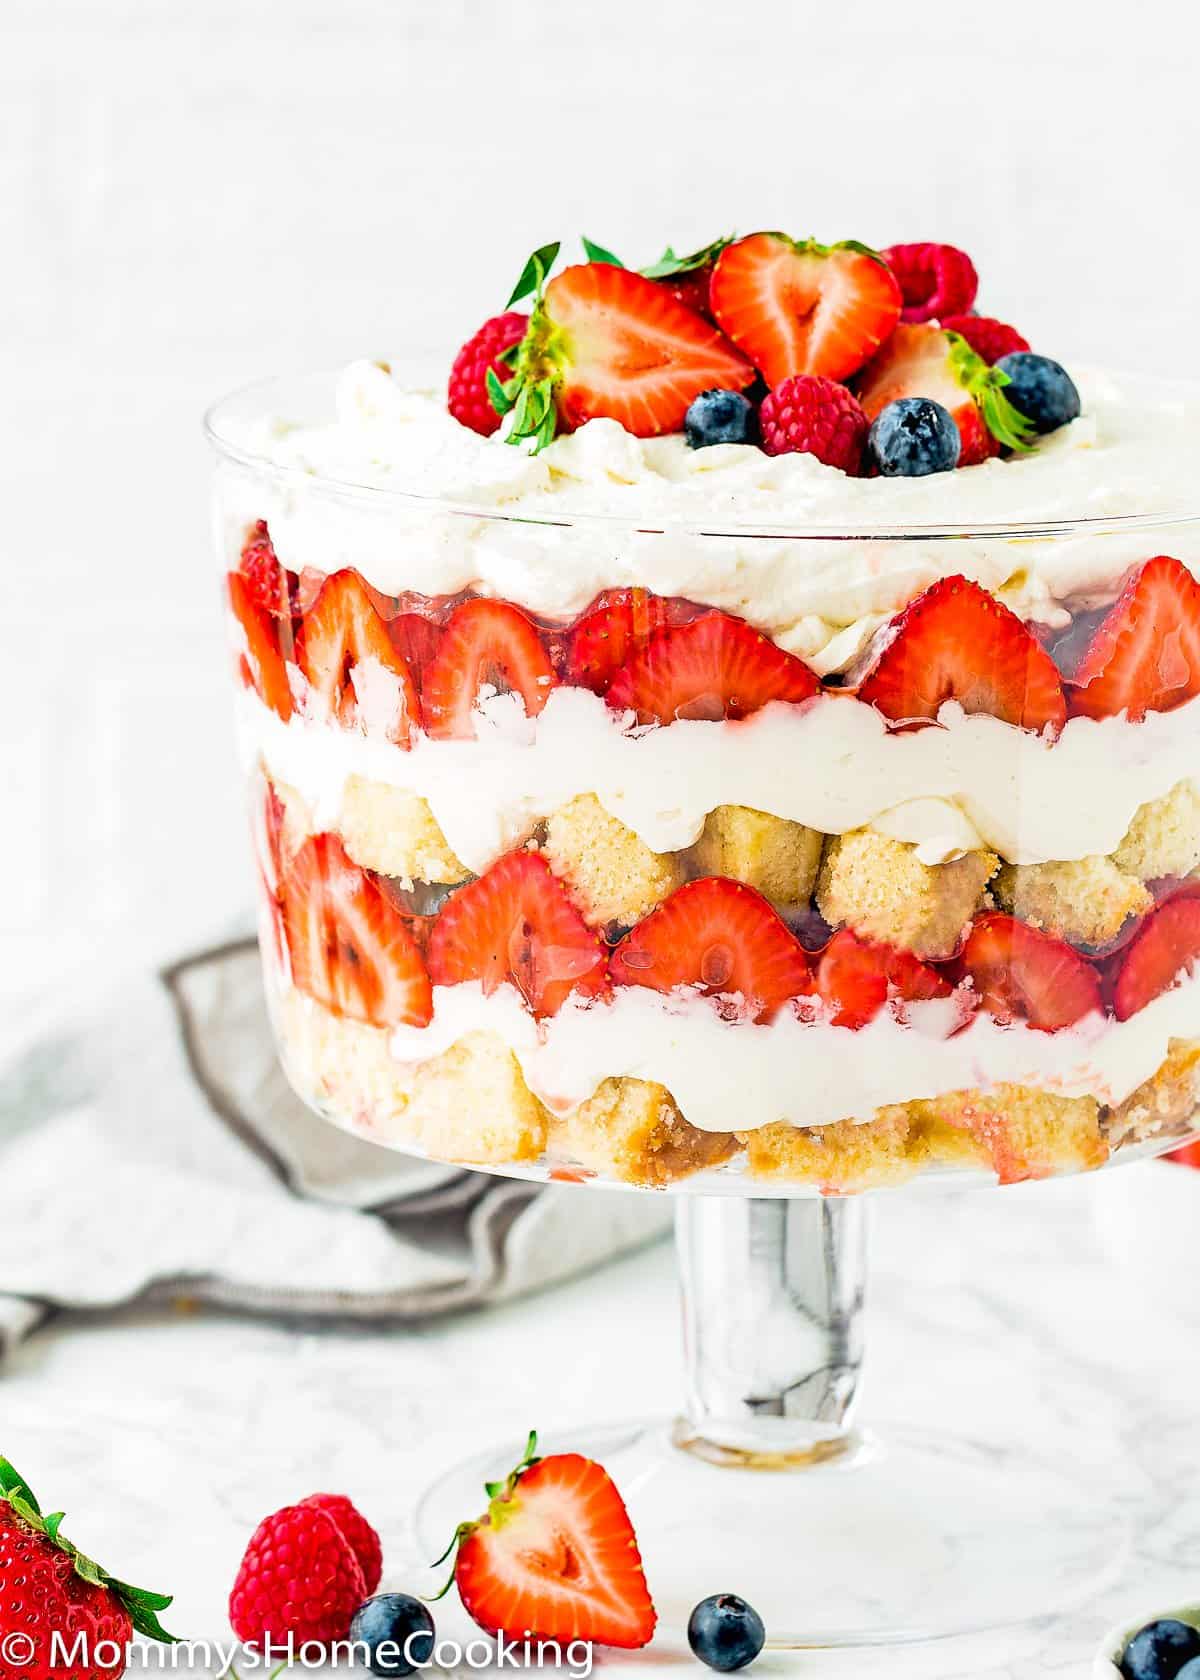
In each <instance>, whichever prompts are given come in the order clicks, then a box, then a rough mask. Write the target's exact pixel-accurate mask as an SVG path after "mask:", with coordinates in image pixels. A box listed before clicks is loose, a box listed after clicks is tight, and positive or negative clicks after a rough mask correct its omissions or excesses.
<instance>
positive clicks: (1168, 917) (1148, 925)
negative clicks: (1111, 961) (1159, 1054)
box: [1113, 893, 1200, 1021]
mask: <svg viewBox="0 0 1200 1680" xmlns="http://www.w3.org/2000/svg"><path fill="white" fill-rule="evenodd" d="M1198 960H1200V897H1194V896H1193V895H1192V894H1190V893H1182V894H1180V895H1178V896H1177V897H1175V898H1169V899H1168V900H1167V901H1166V903H1165V904H1160V905H1159V907H1158V909H1157V910H1155V911H1154V912H1153V914H1152V915H1150V916H1147V918H1146V920H1145V921H1144V922H1143V923H1142V925H1141V927H1140V928H1139V929H1138V931H1137V933H1136V934H1135V935H1134V937H1133V938H1132V939H1131V940H1130V942H1129V945H1128V946H1127V947H1126V950H1125V957H1124V960H1123V961H1122V963H1121V966H1120V968H1119V970H1118V971H1117V978H1116V982H1115V984H1114V986H1113V1013H1114V1014H1115V1015H1116V1017H1117V1020H1118V1021H1128V1019H1129V1017H1130V1016H1131V1015H1136V1014H1137V1012H1138V1010H1139V1009H1144V1008H1145V1007H1146V1005H1147V1004H1148V1003H1150V1002H1152V1001H1153V999H1154V998H1156V997H1158V996H1159V995H1160V993H1162V992H1165V991H1169V990H1170V988H1171V987H1172V986H1173V985H1174V984H1175V982H1176V981H1177V980H1182V979H1183V977H1184V976H1185V974H1190V973H1191V972H1192V970H1193V968H1194V967H1195V964H1196V962H1197V961H1198Z"/></svg>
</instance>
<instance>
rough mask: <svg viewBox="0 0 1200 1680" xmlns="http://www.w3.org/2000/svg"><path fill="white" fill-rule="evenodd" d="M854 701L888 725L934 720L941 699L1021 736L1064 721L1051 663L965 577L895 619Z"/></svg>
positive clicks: (946, 582)
mask: <svg viewBox="0 0 1200 1680" xmlns="http://www.w3.org/2000/svg"><path fill="white" fill-rule="evenodd" d="M880 643H881V645H882V651H881V652H880V653H879V654H878V656H877V657H876V658H875V661H874V663H873V665H872V666H871V667H870V669H869V670H868V672H867V675H866V676H865V677H864V678H863V680H862V682H861V683H860V684H859V687H858V697H859V699H860V700H864V701H866V702H868V704H870V705H873V706H877V707H878V708H879V710H880V711H881V712H882V713H883V715H884V716H885V717H887V718H891V720H892V721H893V722H894V723H908V722H913V721H916V720H918V719H922V718H925V719H936V717H937V715H938V711H939V709H940V707H941V706H942V705H943V703H944V702H945V701H947V700H957V701H958V703H959V705H960V706H961V707H962V709H963V710H964V712H969V713H979V712H983V713H986V714H987V715H988V716H990V717H995V718H999V719H1000V720H1001V721H1002V722H1003V723H1011V724H1014V725H1015V726H1016V727H1018V728H1020V729H1032V730H1038V731H1040V730H1043V729H1050V730H1053V731H1058V730H1059V729H1061V728H1062V726H1063V724H1064V723H1065V722H1066V718H1067V702H1066V698H1065V696H1064V694H1063V685H1062V679H1061V678H1060V676H1059V674H1058V669H1057V667H1056V666H1055V663H1054V661H1053V659H1051V657H1050V655H1049V654H1048V653H1047V652H1046V650H1045V649H1044V648H1043V647H1042V646H1041V645H1040V643H1039V642H1038V641H1037V640H1036V639H1035V638H1034V637H1033V636H1032V635H1031V634H1030V632H1029V631H1028V629H1027V628H1026V627H1025V625H1024V624H1023V623H1022V622H1021V620H1020V619H1019V618H1018V617H1017V615H1016V614H1015V613H1013V612H1010V611H1009V609H1008V608H1007V607H1005V606H1002V605H1001V603H1000V602H999V601H997V600H995V599H994V598H993V597H992V596H991V595H989V594H988V592H987V590H986V589H982V588H980V586H979V584H977V583H972V582H970V581H969V580H968V579H967V578H964V577H957V576H956V577H948V578H941V579H939V580H938V582H937V583H933V584H930V586H929V588H928V589H926V590H925V591H924V592H923V593H922V594H920V595H918V596H917V598H916V600H915V601H911V602H910V603H909V605H908V606H907V607H905V609H904V611H903V612H901V613H900V614H898V616H897V617H896V618H894V619H893V620H892V622H891V624H890V625H888V626H887V628H886V630H885V631H884V633H883V635H882V636H881V637H880Z"/></svg>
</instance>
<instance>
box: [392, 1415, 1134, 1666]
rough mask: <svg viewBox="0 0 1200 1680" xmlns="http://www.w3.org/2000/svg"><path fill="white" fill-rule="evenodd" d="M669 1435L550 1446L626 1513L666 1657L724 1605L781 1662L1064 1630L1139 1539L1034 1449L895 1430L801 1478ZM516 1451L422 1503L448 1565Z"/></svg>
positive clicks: (647, 1426) (638, 1425)
mask: <svg viewBox="0 0 1200 1680" xmlns="http://www.w3.org/2000/svg"><path fill="white" fill-rule="evenodd" d="M673 1433H674V1431H673V1428H672V1425H671V1424H669V1423H665V1422H662V1421H655V1420H651V1421H640V1422H634V1423H626V1424H614V1425H608V1426H605V1425H600V1426H597V1427H596V1428H594V1429H586V1430H579V1431H577V1432H572V1433H569V1434H564V1435H563V1436H554V1435H550V1436H547V1437H546V1438H545V1439H542V1440H541V1441H540V1442H539V1445H540V1447H541V1450H542V1451H543V1452H545V1453H552V1452H581V1453H584V1454H585V1455H586V1456H588V1457H589V1458H595V1459H597V1460H599V1462H600V1463H601V1464H603V1465H604V1466H605V1468H606V1469H607V1470H608V1471H609V1473H610V1475H611V1476H612V1477H613V1480H614V1481H615V1482H616V1484H617V1486H618V1488H619V1489H620V1490H621V1493H622V1495H623V1497H624V1499H625V1502H626V1504H627V1506H628V1508H629V1514H630V1517H631V1519H632V1521H633V1525H634V1528H635V1530H636V1532H637V1537H638V1544H639V1546H640V1548H641V1553H642V1558H643V1561H644V1564H645V1568H646V1579H647V1581H648V1583H649V1586H650V1591H651V1593H652V1595H653V1597H654V1601H655V1604H656V1606H657V1608H658V1612H659V1628H658V1632H657V1633H656V1635H655V1640H654V1647H653V1648H654V1651H655V1653H656V1654H657V1653H659V1652H663V1653H666V1652H668V1651H670V1650H672V1649H678V1650H681V1651H682V1650H686V1648H687V1638H686V1629H687V1621H688V1617H689V1615H690V1614H691V1611H692V1609H693V1607H694V1606H695V1605H696V1604H697V1603H698V1602H699V1600H700V1599H702V1598H705V1597H707V1596H708V1595H709V1594H710V1593H718V1592H734V1593H738V1594H740V1595H741V1596H742V1597H743V1598H745V1599H747V1600H748V1601H749V1602H750V1603H751V1604H753V1605H754V1607H755V1609H756V1610H757V1611H758V1612H759V1614H760V1615H761V1616H762V1618H763V1621H764V1623H765V1625H766V1629H767V1644H768V1647H769V1648H770V1647H774V1648H777V1649H779V1648H784V1649H804V1648H806V1647H808V1648H812V1647H830V1646H854V1645H888V1644H899V1643H904V1642H908V1641H913V1640H923V1639H937V1638H945V1637H948V1636H951V1635H961V1634H968V1633H979V1632H984V1631H986V1630H989V1629H993V1628H998V1627H1007V1626H1012V1625H1014V1624H1019V1623H1023V1622H1028V1621H1032V1620H1035V1619H1038V1618H1043V1617H1048V1616H1053V1615H1059V1614H1062V1613H1063V1612H1065V1611H1067V1610H1070V1609H1071V1608H1073V1607H1074V1606H1076V1605H1078V1604H1080V1603H1082V1602H1083V1601H1085V1600H1086V1599H1088V1598H1091V1597H1092V1596H1093V1595H1094V1594H1096V1593H1098V1592H1100V1591H1102V1590H1103V1588H1104V1587H1105V1586H1106V1585H1107V1584H1108V1583H1109V1582H1110V1581H1111V1580H1112V1579H1113V1578H1115V1577H1116V1576H1117V1575H1118V1574H1119V1572H1120V1570H1121V1568H1122V1566H1123V1563H1124V1561H1125V1556H1126V1548H1127V1540H1126V1535H1125V1534H1124V1532H1123V1531H1122V1529H1121V1527H1120V1525H1119V1524H1114V1521H1113V1518H1112V1515H1111V1511H1110V1510H1108V1509H1106V1508H1104V1507H1103V1506H1102V1504H1101V1502H1100V1500H1099V1499H1098V1498H1097V1496H1096V1494H1095V1492H1094V1490H1093V1489H1092V1488H1089V1486H1088V1483H1087V1480H1086V1478H1085V1477H1084V1476H1083V1475H1082V1474H1080V1475H1079V1476H1078V1477H1074V1476H1072V1474H1071V1471H1070V1468H1069V1467H1066V1466H1058V1465H1052V1464H1049V1463H1046V1462H1043V1461H1040V1460H1038V1459H1036V1458H1034V1457H1032V1456H1030V1455H1028V1454H1027V1453H1025V1452H1023V1451H1018V1450H1014V1449H1009V1448H1006V1447H992V1446H985V1445H982V1444H979V1443H976V1442H972V1441H967V1440H962V1439H960V1438H957V1437H954V1436H947V1435H943V1434H936V1433H933V1432H930V1433H921V1432H916V1431H912V1430H908V1429H897V1430H895V1431H890V1432H887V1433H886V1434H880V1435H875V1434H868V1435H866V1436H863V1437H861V1438H860V1439H859V1440H858V1442H857V1443H856V1444H855V1445H854V1446H853V1447H852V1448H851V1449H850V1450H848V1451H846V1452H844V1453H842V1454H840V1455H838V1454H832V1455H830V1454H828V1453H821V1454H816V1455H813V1456H812V1457H810V1458H809V1459H808V1461H807V1462H804V1463H803V1464H802V1465H799V1466H797V1467H795V1468H786V1469H778V1468H776V1469H763V1468H740V1467H738V1468H735V1467H731V1466H730V1465H729V1464H728V1463H716V1462H713V1461H712V1460H711V1459H710V1458H707V1457H705V1456H701V1455H700V1454H698V1453H697V1452H696V1451H695V1450H694V1448H691V1449H687V1450H685V1449H683V1448H681V1447H679V1446H677V1445H675V1444H674V1441H673ZM522 1445H523V1443H521V1442H518V1441H515V1440H514V1441H512V1442H509V1443H506V1444H504V1445H502V1446H499V1447H496V1448H495V1449H494V1450H492V1451H489V1452H485V1453H480V1454H478V1455H476V1456H475V1457H473V1458H471V1459H469V1460H467V1461H466V1462H465V1463H463V1464H460V1465H459V1466H457V1467H456V1468H455V1469H453V1470H451V1471H449V1472H448V1473H447V1474H446V1475H444V1476H443V1477H442V1478H441V1479H440V1480H439V1481H438V1482H436V1483H435V1484H434V1485H433V1486H432V1487H431V1488H430V1489H429V1490H428V1492H427V1493H426V1494H425V1496H424V1498H423V1500H422V1502H421V1504H420V1507H419V1509H418V1512H417V1537H418V1540H419V1543H420V1544H421V1546H422V1548H423V1549H424V1550H425V1552H426V1555H427V1556H429V1557H430V1558H433V1557H435V1556H437V1554H438V1553H439V1552H441V1550H442V1549H443V1547H444V1546H445V1544H446V1541H447V1538H448V1537H449V1536H450V1535H451V1534H452V1533H453V1532H454V1529H455V1527H456V1525H457V1524H458V1523H459V1522H461V1521H462V1520H463V1518H464V1517H468V1516H470V1515H471V1514H472V1513H477V1512H478V1511H479V1510H480V1509H481V1508H482V1502H483V1483H484V1482H485V1481H495V1480H501V1479H502V1478H503V1477H504V1476H505V1475H506V1474H507V1472H508V1471H509V1470H510V1469H511V1467H512V1466H513V1465H514V1464H515V1463H516V1462H517V1461H518V1459H519V1458H520V1456H521V1450H522Z"/></svg>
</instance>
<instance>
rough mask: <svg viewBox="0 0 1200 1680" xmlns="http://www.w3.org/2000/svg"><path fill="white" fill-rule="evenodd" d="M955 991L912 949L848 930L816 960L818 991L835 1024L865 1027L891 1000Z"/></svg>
mask: <svg viewBox="0 0 1200 1680" xmlns="http://www.w3.org/2000/svg"><path fill="white" fill-rule="evenodd" d="M952 990H953V987H952V986H951V985H950V983H949V981H948V980H947V979H946V977H945V975H943V974H939V973H938V971H937V969H935V968H930V967H929V965H928V964H927V963H923V962H922V961H921V960H920V958H919V957H914V956H913V954H912V952H911V951H902V950H899V949H898V948H897V947H896V946H894V945H882V944H876V943H875V942H874V941H871V940H866V939H860V938H859V937H858V935H857V934H855V933H852V932H851V931H850V929H849V928H843V929H842V931H841V933H836V934H834V936H833V938H832V939H831V940H830V941H829V944H828V945H827V946H826V947H825V949H824V951H823V952H822V953H821V956H820V958H819V960H818V962H817V991H818V992H819V993H820V996H821V999H822V1001H823V1002H824V1004H825V1005H826V1007H827V1008H828V1010H829V1012H830V1019H831V1020H832V1022H833V1025H834V1026H835V1027H854V1028H856V1029H857V1028H858V1027H865V1026H866V1025H867V1023H868V1021H873V1020H874V1019H875V1017H876V1015H878V1014H879V1011H880V1010H881V1009H882V1008H883V1007H884V1005H885V1004H886V1003H888V1002H889V1001H891V1002H893V1003H896V1004H897V1005H903V1004H904V1003H916V1002H919V1001H921V1000H923V999H926V998H942V997H949V996H950V994H951V992H952ZM900 1013H903V1011H902V1009H901V1010H900Z"/></svg>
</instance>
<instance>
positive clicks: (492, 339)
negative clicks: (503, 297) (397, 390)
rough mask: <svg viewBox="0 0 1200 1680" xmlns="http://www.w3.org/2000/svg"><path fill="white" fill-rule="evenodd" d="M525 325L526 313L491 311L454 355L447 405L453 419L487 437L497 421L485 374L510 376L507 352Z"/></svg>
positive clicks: (514, 346)
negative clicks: (472, 335) (489, 317)
mask: <svg viewBox="0 0 1200 1680" xmlns="http://www.w3.org/2000/svg"><path fill="white" fill-rule="evenodd" d="M528 326H529V317H528V315H522V314H520V313H519V311H517V310H515V309H509V310H506V312H505V313H504V314H503V315H493V316H492V318H491V320H490V321H485V322H484V323H483V325H482V326H481V327H480V329H479V331H478V332H477V333H476V334H475V335H474V337H473V338H469V339H468V340H467V342H466V343H465V344H464V345H463V347H462V349H461V350H460V351H459V352H458V355H457V356H455V358H454V363H453V366H452V367H451V369H450V387H449V390H448V392H447V399H446V406H447V408H448V409H449V410H450V412H451V414H453V416H454V418H455V419H456V420H458V421H460V422H461V423H462V425H464V426H469V427H470V428H471V430H472V431H473V432H479V433H480V435H481V436H483V437H490V436H491V435H492V433H493V432H494V431H495V430H496V428H497V427H498V426H499V424H500V416H499V414H497V412H496V410H495V408H494V407H493V405H492V399H491V396H490V395H489V393H488V377H487V376H488V374H489V372H490V373H492V374H493V375H494V376H495V378H497V379H500V380H504V379H507V378H508V377H509V374H510V372H511V369H510V368H509V367H508V365H507V361H508V353H509V352H510V351H512V350H515V349H516V346H517V345H518V344H520V342H521V340H522V339H523V338H524V337H525V332H526V329H527V327H528ZM502 358H504V359H502Z"/></svg>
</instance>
